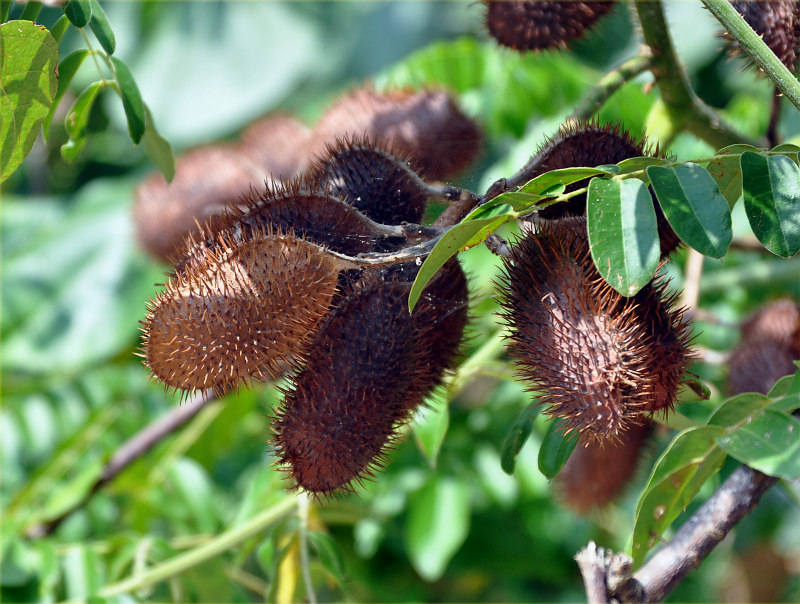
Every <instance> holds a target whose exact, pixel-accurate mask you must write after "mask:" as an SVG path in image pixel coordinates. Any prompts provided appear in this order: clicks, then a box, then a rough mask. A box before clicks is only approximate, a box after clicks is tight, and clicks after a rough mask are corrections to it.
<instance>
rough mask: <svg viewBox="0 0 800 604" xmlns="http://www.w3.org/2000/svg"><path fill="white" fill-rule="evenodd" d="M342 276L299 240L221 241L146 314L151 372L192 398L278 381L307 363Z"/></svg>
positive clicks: (255, 237)
mask: <svg viewBox="0 0 800 604" xmlns="http://www.w3.org/2000/svg"><path fill="white" fill-rule="evenodd" d="M341 268H342V267H341V266H339V264H338V263H337V261H336V259H335V258H334V257H333V256H330V255H328V254H325V253H324V251H323V250H321V249H320V248H319V247H318V246H316V245H314V244H312V243H309V242H307V241H304V240H302V239H298V238H296V237H293V236H289V235H283V234H280V233H270V232H264V231H262V232H261V233H251V234H249V235H247V236H245V237H243V238H239V239H231V238H230V237H227V236H226V235H224V234H223V235H221V236H220V237H219V241H218V245H216V246H214V247H213V250H212V249H207V250H206V253H205V255H204V257H203V258H202V259H199V260H198V261H197V262H195V263H194V264H193V265H192V266H191V267H189V268H187V270H185V271H183V272H182V273H179V274H176V275H174V276H173V278H172V279H170V281H169V282H168V283H167V284H166V288H165V289H164V290H163V291H162V292H161V293H159V295H158V296H157V298H156V299H155V300H152V301H151V303H150V304H149V305H148V313H147V317H146V318H145V320H144V321H143V329H142V330H143V332H144V338H143V346H142V352H143V356H144V358H145V363H146V365H147V366H148V367H149V368H150V370H151V372H152V374H153V377H155V378H156V379H158V380H160V381H161V382H163V384H164V385H165V386H166V388H167V389H172V390H180V391H184V392H188V391H192V390H201V389H207V388H211V389H213V391H214V392H215V393H217V394H222V393H225V392H228V391H230V390H233V389H235V388H237V387H238V386H241V385H247V384H249V383H250V382H251V381H253V380H265V379H273V378H275V377H276V376H277V375H279V374H280V373H281V372H282V371H283V370H284V369H285V368H286V365H287V364H288V365H290V366H291V365H295V364H297V363H298V362H299V361H300V359H302V358H303V355H304V354H305V351H306V348H307V346H308V344H309V343H310V340H311V336H312V334H313V333H314V332H315V331H316V330H317V328H318V326H319V324H320V322H321V321H322V320H323V318H324V317H325V315H326V313H327V312H328V309H329V306H330V304H331V301H332V299H333V296H334V293H335V291H336V287H337V278H338V274H339V271H340V270H341Z"/></svg>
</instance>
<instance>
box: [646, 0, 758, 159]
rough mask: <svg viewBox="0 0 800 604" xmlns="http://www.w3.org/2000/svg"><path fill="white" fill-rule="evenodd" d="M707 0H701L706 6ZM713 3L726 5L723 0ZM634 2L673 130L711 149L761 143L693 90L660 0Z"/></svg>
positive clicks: (715, 0)
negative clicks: (707, 103) (670, 33)
mask: <svg viewBox="0 0 800 604" xmlns="http://www.w3.org/2000/svg"><path fill="white" fill-rule="evenodd" d="M709 1H711V0H703V2H704V4H706V5H708V3H709ZM713 2H714V3H717V2H720V3H722V4H726V5H728V3H727V1H726V0H713ZM634 5H635V7H636V12H637V13H638V15H639V23H640V24H641V28H642V35H643V37H644V42H645V44H647V46H648V47H649V48H650V50H651V51H652V53H653V64H652V66H651V68H650V71H651V72H652V73H653V76H654V77H655V79H656V82H657V83H658V87H659V90H660V91H661V98H662V99H663V101H664V104H665V106H666V108H667V112H668V114H669V116H670V119H671V120H672V123H673V126H674V130H675V131H678V130H681V129H684V130H688V131H689V132H691V133H692V134H694V135H695V136H697V137H699V138H701V139H703V140H704V141H706V142H707V143H708V144H710V145H711V146H712V147H714V148H715V149H719V148H721V147H726V146H728V145H733V144H736V143H744V144H750V145H753V146H755V147H759V146H761V145H760V144H759V142H758V141H756V140H753V139H752V138H750V137H748V136H745V135H744V134H742V133H741V132H737V131H736V130H735V129H734V128H732V127H731V126H730V125H728V124H726V123H725V122H723V121H722V118H720V116H719V115H717V113H716V112H714V111H713V110H712V109H711V108H710V107H708V105H706V104H705V103H703V101H701V100H700V98H699V97H698V96H697V94H696V93H695V92H694V90H693V89H692V87H691V85H690V84H689V79H688V77H687V76H686V72H685V71H684V69H683V67H681V65H680V62H679V60H678V56H677V54H676V52H675V48H674V47H673V45H672V40H671V38H670V35H669V29H668V27H667V21H666V18H665V17H664V10H663V5H662V2H661V1H653V0H635V2H634ZM728 6H730V5H728ZM731 10H733V9H732V8H731ZM734 12H735V11H734ZM751 31H752V30H751Z"/></svg>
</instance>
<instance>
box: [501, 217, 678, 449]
mask: <svg viewBox="0 0 800 604" xmlns="http://www.w3.org/2000/svg"><path fill="white" fill-rule="evenodd" d="M504 263H505V265H506V274H505V277H504V278H503V279H502V282H501V283H500V290H501V292H502V299H501V305H502V307H503V314H504V319H505V321H506V323H507V324H508V326H509V328H510V331H511V334H510V340H511V342H510V346H509V351H510V353H511V355H512V356H513V357H514V359H515V360H516V362H517V364H518V366H519V369H520V371H521V374H522V376H523V377H524V378H525V379H526V380H527V381H528V383H529V384H530V389H531V390H532V391H534V392H537V393H540V398H539V403H540V404H544V405H546V406H547V410H546V412H547V413H549V414H550V415H553V416H555V417H559V418H561V420H562V424H563V426H564V429H565V431H566V432H571V431H577V432H580V433H581V435H582V437H583V438H584V439H585V440H586V442H590V441H606V440H616V439H617V438H618V437H619V436H620V435H621V434H623V433H624V432H625V431H626V430H627V429H628V428H629V426H631V425H632V424H636V423H639V422H641V421H642V419H643V417H644V416H646V415H649V414H650V413H652V412H653V411H656V410H658V408H668V407H669V406H671V404H672V402H673V401H674V398H675V394H676V392H677V387H678V384H677V381H676V382H675V383H673V380H671V379H668V380H666V382H664V381H662V378H663V376H664V375H667V376H672V375H673V373H677V374H682V373H683V371H684V370H685V367H686V357H687V356H688V355H686V354H685V347H686V342H685V340H684V338H683V336H684V335H685V334H683V333H682V331H681V328H680V325H681V319H680V314H678V313H675V312H673V311H671V310H669V309H668V308H667V307H666V305H665V304H664V301H663V300H661V299H660V295H661V290H659V289H658V288H653V289H652V291H650V292H648V293H646V294H643V295H642V296H640V297H639V298H638V299H637V298H625V297H623V296H621V295H620V294H619V293H617V292H616V291H614V290H613V289H612V288H611V286H610V285H608V284H607V283H606V282H605V280H603V278H602V277H601V276H600V274H599V273H598V272H597V269H596V268H595V267H594V264H593V262H592V259H591V254H590V252H589V245H588V242H587V238H586V224H585V221H584V220H582V219H562V220H560V221H557V222H553V221H541V224H540V225H539V231H538V232H536V233H529V234H528V235H527V236H526V237H525V238H523V239H522V240H520V241H519V242H518V243H517V244H516V245H514V246H513V247H512V254H511V257H510V258H508V259H506V260H505V262H504ZM648 287H652V286H648ZM644 305H655V308H653V309H643V308H642V306H644ZM649 315H655V316H658V317H660V316H663V317H664V318H665V322H666V323H667V324H666V325H664V326H659V327H658V329H656V328H655V327H654V326H653V325H652V324H651V320H650V319H647V320H643V317H644V316H649ZM662 330H665V331H666V332H667V334H665V335H662V334H661V333H660V332H661V331H662ZM656 331H658V332H659V333H658V337H656V334H655V332H656ZM673 338H675V339H676V340H677V341H678V342H679V344H680V346H681V347H682V349H683V352H684V354H681V355H674V358H673V359H672V360H673V361H674V360H675V359H677V360H678V361H679V362H680V363H681V364H680V365H679V366H677V367H671V368H670V369H669V370H662V369H660V367H659V363H661V362H663V358H662V357H661V356H660V355H661V354H662V353H663V352H664V350H665V349H671V348H670V346H672V339H673ZM657 341H658V342H663V343H664V344H662V346H654V344H655V343H656V342H657ZM667 343H668V344H669V345H667ZM661 390H667V392H666V393H661V392H660V391H661Z"/></svg>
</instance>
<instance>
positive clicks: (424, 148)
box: [312, 88, 482, 180]
mask: <svg viewBox="0 0 800 604" xmlns="http://www.w3.org/2000/svg"><path fill="white" fill-rule="evenodd" d="M348 136H363V137H365V138H367V139H369V140H370V141H373V142H374V143H376V144H379V145H382V146H384V147H385V148H388V149H393V150H394V152H395V153H397V154H398V155H400V156H402V157H413V158H414V162H415V165H416V166H417V167H418V168H419V170H420V174H421V175H422V176H424V177H425V178H429V179H432V180H444V179H447V178H451V177H453V176H455V175H457V174H458V173H460V172H462V171H463V170H464V169H465V168H466V167H467V166H468V165H469V164H470V163H471V162H472V160H474V159H475V157H476V156H477V154H478V151H479V149H480V146H481V140H482V135H481V131H480V129H479V128H478V126H476V125H475V124H474V123H473V122H472V120H470V119H469V118H468V117H467V116H466V115H464V114H463V113H462V112H461V110H460V109H459V108H458V107H457V105H456V103H455V101H454V100H453V99H452V97H451V96H450V95H449V94H448V93H447V92H445V91H443V90H422V91H419V92H414V91H408V90H395V91H392V92H386V93H381V92H377V91H375V90H373V89H371V88H360V89H357V90H355V91H353V92H351V93H350V94H349V95H347V96H345V97H343V98H342V99H340V100H339V101H338V102H337V103H336V104H335V105H334V106H333V107H331V108H330V109H329V110H328V111H327V112H326V113H325V114H324V115H323V116H322V117H321V118H320V120H319V122H318V123H317V125H316V127H315V128H314V143H313V145H312V150H313V152H314V153H315V154H317V155H321V154H323V153H324V152H325V145H326V144H327V143H329V142H330V141H334V140H336V139H342V138H346V137H348Z"/></svg>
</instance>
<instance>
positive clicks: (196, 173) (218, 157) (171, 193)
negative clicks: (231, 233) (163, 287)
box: [133, 146, 264, 261]
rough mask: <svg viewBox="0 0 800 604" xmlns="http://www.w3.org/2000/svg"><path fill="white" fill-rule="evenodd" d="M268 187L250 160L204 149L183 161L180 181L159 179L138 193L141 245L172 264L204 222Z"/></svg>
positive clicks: (152, 179)
mask: <svg viewBox="0 0 800 604" xmlns="http://www.w3.org/2000/svg"><path fill="white" fill-rule="evenodd" d="M263 182H264V172H263V171H262V170H261V169H260V168H259V167H258V166H257V165H256V164H254V163H253V162H252V161H251V160H250V159H249V158H248V157H246V156H244V155H242V154H241V153H239V152H237V151H236V150H235V149H231V148H228V147H222V146H208V147H199V148H197V149H194V150H192V151H189V152H187V153H186V154H184V155H183V156H181V157H179V158H178V161H177V163H176V166H175V178H173V180H172V182H171V183H167V181H166V180H165V179H164V177H163V176H162V175H161V174H153V175H152V176H150V177H149V178H148V179H147V180H145V181H144V182H143V183H142V184H141V185H139V186H138V187H137V188H136V192H135V198H136V203H135V205H134V208H133V221H134V224H135V225H136V238H137V239H138V241H139V243H140V245H141V246H142V247H143V248H144V249H145V250H146V251H147V252H148V253H149V254H151V255H152V256H154V257H155V258H158V259H159V260H166V261H169V260H170V258H172V257H173V256H174V254H175V253H176V252H175V250H176V248H177V247H178V246H179V245H180V243H181V241H182V240H183V239H184V238H185V237H186V236H187V235H189V234H191V233H196V232H197V230H198V226H197V224H198V222H203V221H205V220H206V219H208V218H209V217H210V216H213V215H215V214H219V213H221V212H223V211H224V210H225V208H226V207H227V206H228V204H229V203H230V202H233V201H236V199H238V198H239V197H240V196H241V195H243V194H245V193H247V192H248V191H249V190H250V187H251V186H252V185H254V184H260V183H263Z"/></svg>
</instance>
